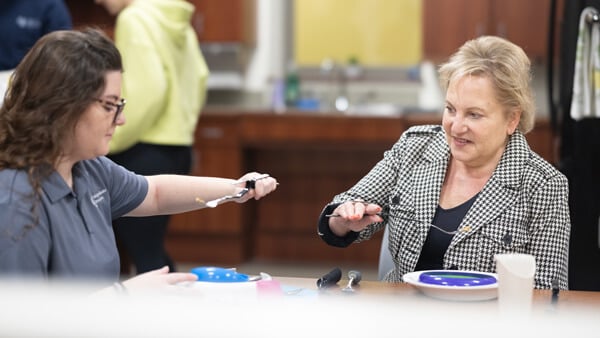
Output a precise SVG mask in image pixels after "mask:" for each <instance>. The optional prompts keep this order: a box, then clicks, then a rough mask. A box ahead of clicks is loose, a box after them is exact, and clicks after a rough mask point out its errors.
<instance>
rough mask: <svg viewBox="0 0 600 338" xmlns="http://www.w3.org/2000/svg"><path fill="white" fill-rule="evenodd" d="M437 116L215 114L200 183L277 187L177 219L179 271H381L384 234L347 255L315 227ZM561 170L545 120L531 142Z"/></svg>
mask: <svg viewBox="0 0 600 338" xmlns="http://www.w3.org/2000/svg"><path fill="white" fill-rule="evenodd" d="M439 122H440V117H439V116H432V115H420V114H414V115H406V116H403V117H368V116H362V117H361V116H345V115H343V114H339V113H334V114H326V113H310V112H298V113H294V112H289V113H285V114H275V113H272V112H229V111H222V110H210V109H207V110H206V111H205V112H204V113H203V115H202V116H201V118H200V121H199V123H198V128H197V132H196V145H195V154H196V162H195V166H194V174H196V175H205V176H224V177H233V178H236V177H239V176H240V175H242V174H243V173H245V172H247V171H252V170H256V171H259V172H267V173H269V174H271V175H273V176H274V177H276V178H277V179H278V181H279V182H280V185H279V187H278V188H277V190H276V191H275V192H274V193H273V194H270V195H268V196H267V197H265V198H264V199H261V200H260V201H248V202H246V203H244V204H237V203H228V204H224V205H221V206H219V207H218V208H215V209H202V210H199V211H195V212H190V213H186V214H181V215H177V216H174V217H173V218H172V221H171V225H170V227H169V234H168V236H167V247H168V250H169V252H170V253H171V256H172V257H173V259H175V260H176V261H180V262H203V263H205V264H223V265H235V264H239V263H241V262H243V261H247V260H251V259H259V260H263V261H269V260H271V261H290V262H321V263H324V262H348V263H350V262H351V263H355V264H369V265H372V266H377V262H378V258H379V248H380V243H381V237H382V235H383V233H382V232H380V233H378V234H377V235H376V236H375V237H374V238H373V239H372V240H370V241H366V242H363V243H359V244H355V245H351V246H350V247H348V248H344V249H340V248H336V247H332V246H328V245H327V244H325V243H324V242H323V241H322V240H321V239H320V238H319V237H318V236H317V234H316V228H317V218H318V216H319V215H320V213H321V210H322V208H323V207H324V206H325V204H326V203H328V202H329V201H330V200H331V199H332V198H333V196H334V195H335V194H337V193H340V192H342V191H345V190H347V189H348V188H350V187H351V186H352V185H353V184H355V183H356V182H357V181H358V180H359V179H360V178H361V177H363V176H364V175H365V174H366V173H367V172H368V171H369V170H370V169H371V167H372V166H373V165H375V164H376V163H377V162H378V161H379V160H380V159H381V158H382V156H383V152H384V151H385V150H386V149H388V148H389V147H391V146H392V145H393V144H394V142H396V141H397V139H398V138H399V136H400V134H401V133H402V132H403V131H404V130H406V129H407V128H408V127H410V126H412V125H417V124H429V123H439ZM527 139H528V141H529V143H530V145H531V147H532V149H534V150H535V151H537V152H538V153H539V154H540V155H541V156H542V157H544V158H546V159H547V160H548V161H551V162H554V161H553V156H552V142H551V139H552V133H551V128H550V124H549V122H548V121H547V120H546V119H542V120H539V121H538V122H537V124H536V128H535V129H534V131H532V132H531V133H530V134H528V135H527Z"/></svg>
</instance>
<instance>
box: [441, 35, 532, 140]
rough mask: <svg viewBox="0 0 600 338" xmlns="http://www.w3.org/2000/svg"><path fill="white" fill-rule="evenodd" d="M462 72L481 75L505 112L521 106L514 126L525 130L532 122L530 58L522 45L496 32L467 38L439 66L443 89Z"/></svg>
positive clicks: (529, 129) (527, 129) (527, 130)
mask: <svg viewBox="0 0 600 338" xmlns="http://www.w3.org/2000/svg"><path fill="white" fill-rule="evenodd" d="M465 75H474V76H484V77H487V78H488V79H490V81H491V82H492V85H493V86H494V88H495V92H496V99H497V100H498V102H500V104H501V105H503V106H504V107H506V111H505V113H506V114H510V113H511V112H512V111H514V110H515V109H516V110H520V111H521V119H520V120H519V125H518V126H517V129H518V130H519V131H520V132H522V133H523V134H526V133H528V132H530V131H531V130H532V129H533V126H534V124H535V102H534V97H533V91H532V89H531V78H532V75H531V61H530V60H529V57H527V54H525V52H524V51H523V49H521V47H519V46H517V45H515V44H513V43H512V42H510V41H508V40H506V39H503V38H500V37H497V36H482V37H479V38H476V39H473V40H469V41H467V42H466V43H465V44H464V45H462V46H461V47H460V48H459V49H458V51H457V52H456V53H454V55H452V56H451V57H450V59H449V60H448V62H447V63H445V64H443V65H442V66H441V67H440V69H439V76H440V85H441V87H442V88H443V90H444V91H446V90H447V89H448V86H449V84H450V81H452V80H455V79H457V78H460V77H462V76H465Z"/></svg>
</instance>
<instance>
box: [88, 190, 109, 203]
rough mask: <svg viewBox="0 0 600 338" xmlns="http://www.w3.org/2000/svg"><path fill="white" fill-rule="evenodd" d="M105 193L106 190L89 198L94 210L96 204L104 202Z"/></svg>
mask: <svg viewBox="0 0 600 338" xmlns="http://www.w3.org/2000/svg"><path fill="white" fill-rule="evenodd" d="M105 193H106V189H102V190H100V191H98V192H97V193H95V194H93V195H92V196H91V197H90V201H91V202H92V204H93V205H94V206H95V207H96V208H97V207H98V203H100V202H102V201H103V200H104V194H105Z"/></svg>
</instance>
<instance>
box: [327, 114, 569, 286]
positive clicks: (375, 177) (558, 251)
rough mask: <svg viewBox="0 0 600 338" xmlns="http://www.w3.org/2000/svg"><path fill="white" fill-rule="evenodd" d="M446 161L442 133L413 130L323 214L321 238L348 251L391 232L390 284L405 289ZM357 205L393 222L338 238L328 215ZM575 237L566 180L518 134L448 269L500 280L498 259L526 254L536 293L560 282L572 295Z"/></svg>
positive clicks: (464, 225)
mask: <svg viewBox="0 0 600 338" xmlns="http://www.w3.org/2000/svg"><path fill="white" fill-rule="evenodd" d="M449 157H450V148H449V147H448V144H447V142H446V139H445V133H444V131H443V129H442V128H441V127H440V126H433V125H426V126H416V127H411V128H410V129H408V130H407V131H406V132H405V133H403V134H402V136H401V137H400V139H399V140H398V142H397V143H396V144H394V146H393V147H392V148H391V149H389V150H387V151H386V152H385V153H384V157H383V159H382V160H381V161H380V162H379V163H378V164H377V165H376V166H375V167H373V169H371V171H370V172H369V173H368V174H367V175H366V176H365V177H363V178H362V179H361V180H360V181H359V182H358V183H357V184H356V185H355V186H353V187H352V188H351V189H350V190H348V191H346V192H344V193H341V194H339V195H337V196H335V197H334V199H333V201H332V202H331V203H330V204H328V205H327V206H326V207H325V209H324V210H323V213H322V214H321V217H320V218H319V225H318V230H319V235H320V236H321V238H322V239H323V240H324V241H325V242H327V243H328V244H330V245H334V246H340V247H345V246H348V245H350V244H351V243H353V242H360V241H364V240H367V239H369V238H370V237H371V236H372V235H373V234H374V233H375V232H376V231H379V230H381V229H383V227H384V226H387V227H389V233H390V238H389V250H390V253H391V254H392V257H393V260H394V263H395V269H393V270H392V271H390V272H389V273H388V274H387V275H386V277H385V280H387V281H402V276H403V275H404V274H406V273H408V272H412V271H414V268H415V266H416V264H417V260H418V259H419V255H420V252H421V248H422V247H423V243H424V242H425V238H426V237H427V232H428V230H429V223H430V222H431V221H432V219H433V216H434V213H435V210H436V207H437V206H438V201H439V198H440V191H441V188H442V183H443V181H444V176H445V174H446V168H447V166H448V160H449ZM358 198H360V199H363V200H365V201H369V202H372V203H376V204H379V205H380V206H382V207H383V208H384V210H387V211H388V212H389V214H388V216H385V217H384V222H382V223H375V224H371V225H369V226H368V227H367V228H365V229H364V230H362V231H361V232H360V233H357V232H350V234H348V235H347V236H346V237H343V238H342V237H338V236H336V235H335V234H333V233H332V232H331V230H330V229H329V225H328V219H327V218H326V217H324V215H325V214H327V213H330V212H332V211H333V209H335V208H336V207H337V206H338V205H339V204H340V203H343V202H344V201H348V200H353V199H358ZM570 229H571V223H570V216H569V207H568V182H567V179H566V177H565V176H564V175H562V174H561V173H560V172H559V171H558V170H556V168H554V167H553V166H552V165H551V164H549V163H548V162H546V161H545V160H544V159H542V158H541V157H540V156H538V155H537V154H535V153H534V152H533V151H531V150H530V148H529V146H528V144H527V141H526V139H525V137H524V136H523V134H521V133H520V132H518V131H517V132H515V133H514V134H513V135H512V136H511V138H510V140H509V142H508V145H507V146H506V150H505V152H504V154H503V155H502V158H501V160H500V162H499V163H498V166H497V167H496V169H495V171H494V173H493V175H492V176H491V178H490V179H489V181H488V182H487V183H486V184H485V186H484V188H483V190H481V192H480V193H479V196H478V197H477V199H476V200H475V202H474V204H473V205H472V207H471V208H470V210H469V211H468V212H467V214H466V215H465V217H464V219H463V220H462V222H461V224H460V226H459V233H457V234H456V235H454V237H453V239H452V242H451V243H450V246H449V247H448V250H447V251H446V254H445V256H444V268H445V269H459V270H473V271H485V272H495V270H496V266H495V261H494V255H495V254H499V253H511V252H514V253H528V254H531V255H533V256H534V257H535V260H536V273H535V287H536V288H551V287H552V283H553V281H558V285H559V287H560V288H561V289H567V287H568V248H569V236H570Z"/></svg>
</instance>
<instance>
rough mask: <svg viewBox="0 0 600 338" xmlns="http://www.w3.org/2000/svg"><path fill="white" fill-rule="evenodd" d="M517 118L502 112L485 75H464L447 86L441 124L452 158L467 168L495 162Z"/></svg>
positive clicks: (501, 107)
mask: <svg viewBox="0 0 600 338" xmlns="http://www.w3.org/2000/svg"><path fill="white" fill-rule="evenodd" d="M519 117H520V114H519V113H518V112H515V113H511V114H508V113H507V112H506V108H505V107H503V106H502V105H501V104H500V102H498V100H497V99H496V95H495V92H494V88H493V86H492V82H491V81H490V80H489V79H488V78H487V77H485V76H474V75H465V76H462V77H458V78H455V79H452V80H451V81H450V83H449V85H448V90H447V92H446V108H445V110H444V115H443V118H442V125H443V127H444V131H445V132H446V139H447V141H448V145H449V146H450V151H451V153H452V156H453V158H454V159H455V160H457V161H459V162H462V163H464V164H465V165H467V166H469V167H479V166H483V165H487V164H489V163H490V162H491V161H496V162H498V161H499V160H500V158H501V157H502V154H503V153H504V149H505V146H506V144H507V141H508V137H509V136H510V135H511V134H512V133H514V131H515V129H516V128H517V125H518V123H519Z"/></svg>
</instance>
